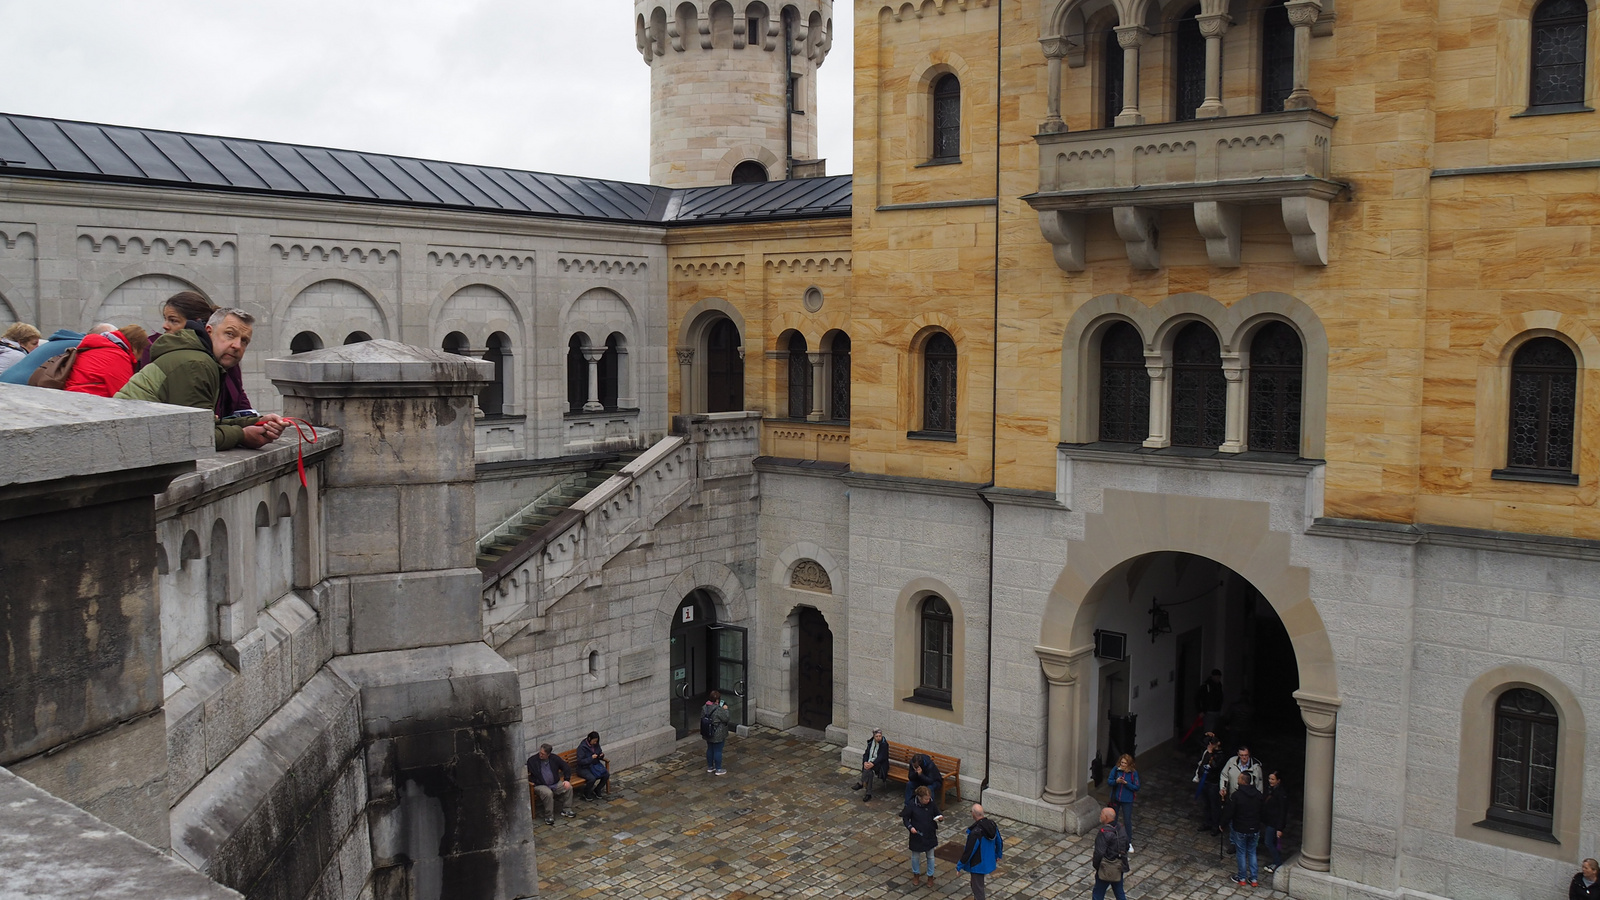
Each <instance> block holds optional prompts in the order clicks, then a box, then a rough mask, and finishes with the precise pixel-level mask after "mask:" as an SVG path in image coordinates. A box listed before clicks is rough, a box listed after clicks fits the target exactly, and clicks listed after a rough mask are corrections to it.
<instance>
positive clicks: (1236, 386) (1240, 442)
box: [1217, 354, 1250, 453]
mask: <svg viewBox="0 0 1600 900" xmlns="http://www.w3.org/2000/svg"><path fill="white" fill-rule="evenodd" d="M1222 377H1223V378H1225V379H1227V381H1228V395H1227V399H1226V403H1227V408H1226V409H1225V410H1224V414H1223V438H1222V446H1221V447H1218V448H1217V449H1218V450H1221V451H1222V452H1223V453H1239V452H1241V451H1243V450H1244V448H1245V438H1246V437H1247V432H1246V430H1245V429H1246V426H1247V424H1248V423H1249V421H1250V416H1249V410H1247V409H1245V403H1246V398H1245V389H1244V388H1245V384H1244V362H1243V361H1242V360H1240V359H1239V355H1238V354H1232V355H1229V354H1223V356H1222Z"/></svg>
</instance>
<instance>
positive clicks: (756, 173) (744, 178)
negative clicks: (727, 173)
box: [731, 159, 768, 184]
mask: <svg viewBox="0 0 1600 900" xmlns="http://www.w3.org/2000/svg"><path fill="white" fill-rule="evenodd" d="M767 177H768V176H767V167H766V166H763V165H762V164H761V163H758V162H756V161H755V160H753V159H747V160H745V161H744V162H742V163H739V164H738V165H737V166H734V167H733V177H732V179H731V183H733V184H765V183H766V181H767Z"/></svg>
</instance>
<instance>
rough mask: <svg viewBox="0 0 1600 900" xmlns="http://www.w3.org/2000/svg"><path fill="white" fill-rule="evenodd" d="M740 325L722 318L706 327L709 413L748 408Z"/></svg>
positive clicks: (707, 407)
mask: <svg viewBox="0 0 1600 900" xmlns="http://www.w3.org/2000/svg"><path fill="white" fill-rule="evenodd" d="M742 351H743V342H742V341H741V340H740V338H739V326H737V325H735V324H733V320H732V319H729V318H726V317H724V318H719V319H717V321H716V322H714V323H712V325H711V327H710V328H708V329H706V405H705V410H706V412H712V413H719V412H736V411H738V410H741V409H744V354H743V352H742Z"/></svg>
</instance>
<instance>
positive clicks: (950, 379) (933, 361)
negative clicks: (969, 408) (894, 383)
mask: <svg viewBox="0 0 1600 900" xmlns="http://www.w3.org/2000/svg"><path fill="white" fill-rule="evenodd" d="M922 386H923V392H922V430H923V431H924V432H933V433H936V434H939V433H942V434H951V435H953V434H955V431H956V342H955V341H953V340H951V339H950V335H948V334H936V335H934V336H932V337H930V338H928V343H927V344H926V345H925V346H924V347H923V349H922Z"/></svg>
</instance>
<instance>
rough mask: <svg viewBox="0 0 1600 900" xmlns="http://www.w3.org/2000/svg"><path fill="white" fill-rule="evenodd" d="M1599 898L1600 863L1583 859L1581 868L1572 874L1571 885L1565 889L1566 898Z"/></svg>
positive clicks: (1587, 899)
mask: <svg viewBox="0 0 1600 900" xmlns="http://www.w3.org/2000/svg"><path fill="white" fill-rule="evenodd" d="M1597 898H1600V863H1597V862H1595V861H1594V860H1592V859H1586V860H1584V861H1583V869H1582V870H1580V871H1579V872H1578V874H1576V875H1574V876H1572V887H1570V888H1568V889H1567V900H1597Z"/></svg>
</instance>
